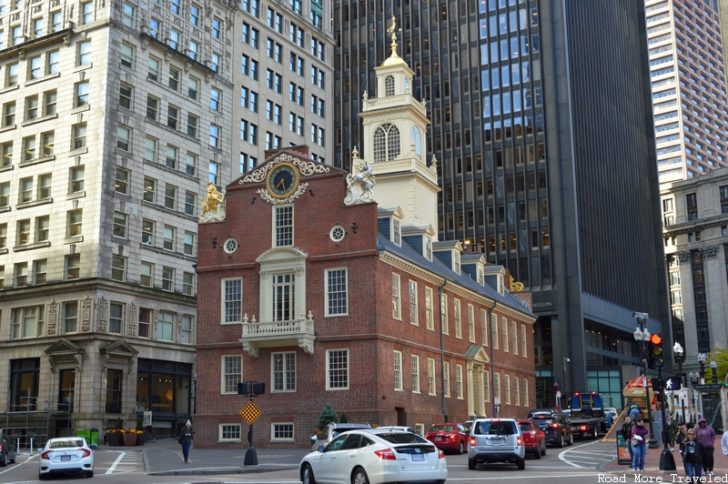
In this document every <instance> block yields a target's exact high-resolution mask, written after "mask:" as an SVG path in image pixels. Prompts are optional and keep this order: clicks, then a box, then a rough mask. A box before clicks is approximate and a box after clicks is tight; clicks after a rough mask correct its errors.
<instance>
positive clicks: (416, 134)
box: [410, 125, 422, 157]
mask: <svg viewBox="0 0 728 484" xmlns="http://www.w3.org/2000/svg"><path fill="white" fill-rule="evenodd" d="M410 138H411V139H412V144H413V145H414V146H415V154H416V155H417V156H419V157H422V138H421V137H420V130H419V129H417V126H414V125H413V126H412V130H411V131H410Z"/></svg>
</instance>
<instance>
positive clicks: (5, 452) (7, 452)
mask: <svg viewBox="0 0 728 484" xmlns="http://www.w3.org/2000/svg"><path fill="white" fill-rule="evenodd" d="M14 463H15V448H14V447H13V443H12V442H11V441H10V438H9V437H8V436H7V435H6V434H5V433H4V432H3V431H2V429H0V467H4V466H6V465H8V464H14Z"/></svg>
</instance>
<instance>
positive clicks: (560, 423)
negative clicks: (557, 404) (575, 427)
mask: <svg viewBox="0 0 728 484" xmlns="http://www.w3.org/2000/svg"><path fill="white" fill-rule="evenodd" d="M531 418H532V419H533V421H534V422H535V423H536V425H538V427H539V428H540V429H541V430H543V432H544V433H545V434H546V443H547V444H551V445H555V446H556V447H563V446H564V445H572V444H573V443H574V434H572V433H571V424H569V421H568V420H567V418H566V417H565V416H564V414H563V413H561V412H534V413H533V414H532V415H531Z"/></svg>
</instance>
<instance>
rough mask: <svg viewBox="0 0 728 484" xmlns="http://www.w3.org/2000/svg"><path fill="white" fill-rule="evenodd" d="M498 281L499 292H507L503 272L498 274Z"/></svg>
mask: <svg viewBox="0 0 728 484" xmlns="http://www.w3.org/2000/svg"><path fill="white" fill-rule="evenodd" d="M496 281H498V282H497V284H498V294H503V293H504V292H505V287H504V285H503V274H498V275H497V276H496Z"/></svg>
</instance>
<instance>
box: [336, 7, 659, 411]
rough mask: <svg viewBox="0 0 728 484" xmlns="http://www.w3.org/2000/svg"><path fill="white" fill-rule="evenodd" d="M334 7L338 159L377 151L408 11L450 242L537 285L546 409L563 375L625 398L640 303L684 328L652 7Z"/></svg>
mask: <svg viewBox="0 0 728 484" xmlns="http://www.w3.org/2000/svg"><path fill="white" fill-rule="evenodd" d="M334 1H335V8H334V15H335V18H334V28H335V37H336V42H337V56H336V65H335V70H336V86H335V93H336V99H335V116H336V126H337V128H336V133H335V140H336V148H335V161H334V163H335V165H337V166H342V167H345V168H348V167H349V163H350V159H351V156H350V152H351V150H352V149H353V147H354V146H359V147H361V139H362V132H361V124H360V120H359V118H358V113H359V109H360V106H361V98H362V95H363V93H364V91H365V90H369V91H370V92H373V91H374V86H375V82H374V70H373V68H374V66H376V65H378V64H380V63H381V62H382V61H383V60H384V59H385V58H386V57H387V55H388V51H387V47H388V40H387V39H388V37H387V36H386V34H385V30H386V28H387V27H388V26H389V25H391V18H392V16H393V15H394V16H395V17H396V18H397V25H398V28H399V29H400V31H399V32H398V35H399V38H400V39H401V40H400V46H401V55H402V57H403V58H404V59H405V60H406V61H407V63H408V64H409V65H410V67H412V68H413V70H414V71H415V82H414V86H413V94H414V95H415V97H417V98H418V99H423V98H424V99H425V100H426V101H427V106H428V115H429V116H430V118H431V120H432V124H431V126H430V127H429V129H428V133H427V135H428V143H429V146H430V147H431V151H432V152H433V153H434V154H435V155H436V156H437V159H438V160H439V163H440V185H441V186H442V188H443V190H442V192H441V197H440V203H439V221H440V226H439V232H440V238H441V239H445V240H451V239H459V240H461V241H463V243H464V244H465V246H466V247H468V248H469V250H472V251H477V252H482V253H483V254H485V256H486V257H487V258H488V260H489V261H490V262H492V263H496V264H502V265H504V266H506V267H508V268H509V269H510V271H511V273H512V274H513V276H514V277H515V278H516V279H517V280H519V281H521V282H523V283H524V284H525V286H526V288H527V290H530V291H532V292H533V297H534V311H535V312H536V313H537V314H538V315H539V320H538V323H537V329H536V334H535V338H536V345H537V347H536V355H535V356H536V359H537V361H536V363H537V368H538V369H539V373H538V375H537V376H538V377H539V378H538V379H537V381H538V382H539V389H538V390H539V391H538V394H539V396H540V397H541V399H540V402H541V403H543V404H553V399H554V391H553V389H554V386H553V385H554V383H555V382H558V383H559V384H560V385H561V389H562V390H566V391H572V390H600V391H601V392H602V393H604V394H606V396H607V397H608V398H607V402H609V403H611V404H612V405H614V406H621V400H620V398H619V391H620V387H621V384H622V381H621V380H622V379H623V378H624V377H625V375H624V374H622V373H621V371H620V370H621V369H622V365H629V364H635V365H639V354H638V348H637V347H636V345H635V343H634V339H633V336H632V332H633V331H634V328H635V326H636V324H635V320H634V319H633V312H635V311H638V312H645V313H648V314H649V315H650V320H649V324H648V326H649V329H650V331H652V332H656V331H658V332H662V333H663V335H664V336H665V337H666V338H667V342H670V340H671V338H670V335H669V334H668V333H669V332H668V328H669V326H668V311H667V301H666V290H665V272H664V262H663V248H662V239H661V218H660V212H659V197H658V185H657V171H656V163H655V150H654V137H653V127H652V111H651V100H650V83H649V72H648V64H647V47H646V34H645V27H644V5H643V2H641V1H635V0H590V1H584V0H540V1H539V0H480V1H477V0H459V1H452V0H451V1H433V0H429V1H428V0H421V1H417V0H361V1H349V0H334ZM365 155H366V154H365ZM668 348H669V345H668ZM605 404H606V403H605Z"/></svg>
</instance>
